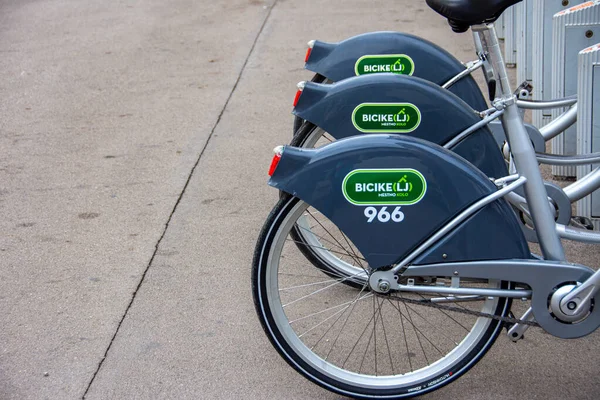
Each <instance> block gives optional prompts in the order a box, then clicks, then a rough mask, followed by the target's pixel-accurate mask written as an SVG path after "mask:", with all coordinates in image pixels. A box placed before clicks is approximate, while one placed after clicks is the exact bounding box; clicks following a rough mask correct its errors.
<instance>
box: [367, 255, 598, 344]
mask: <svg viewBox="0 0 600 400" xmlns="http://www.w3.org/2000/svg"><path fill="white" fill-rule="evenodd" d="M593 274H594V270H592V269H591V268H588V267H586V266H583V265H575V264H569V263H567V262H559V261H546V260H492V261H471V262H455V263H442V264H429V265H413V266H409V267H408V268H406V269H405V270H404V271H402V272H400V273H399V275H398V276H396V275H395V274H394V273H393V272H392V271H391V270H390V271H375V272H373V273H372V274H371V276H370V278H369V285H370V287H371V289H372V290H374V291H376V292H379V293H387V292H390V291H392V290H395V291H401V292H402V291H407V292H408V291H410V292H420V293H424V292H427V293H440V294H443V295H446V296H447V295H451V294H454V295H476V294H479V295H489V296H501V297H512V298H514V297H523V298H527V297H528V296H529V295H531V308H532V310H533V317H534V318H535V320H536V321H537V322H538V323H539V325H540V326H541V327H542V328H543V329H544V330H545V331H546V332H548V333H550V334H552V335H554V336H557V337H560V338H564V339H567V338H576V337H581V336H585V335H587V334H589V333H591V332H593V331H594V330H596V328H598V326H600V311H599V310H598V307H595V308H594V307H588V309H587V311H586V312H585V313H578V314H577V315H578V316H580V317H581V318H580V319H578V320H577V321H576V322H577V323H573V322H575V321H573V320H569V319H568V318H569V316H568V314H569V313H568V312H564V310H562V307H561V308H560V309H559V308H556V307H559V306H560V304H561V300H562V299H563V298H564V296H566V295H567V294H568V293H569V292H570V290H572V288H573V282H585V281H586V280H587V279H588V278H589V277H591V276H592V275H593ZM423 276H427V277H446V278H450V280H451V284H450V286H421V285H416V284H413V285H410V284H408V285H400V284H397V280H399V278H409V279H410V278H413V277H423ZM469 279H490V280H499V281H507V282H518V283H524V284H526V285H528V286H529V287H530V288H531V291H526V290H501V289H485V288H466V287H465V288H462V287H460V282H461V281H463V282H464V281H468V280H469ZM409 283H410V281H409ZM548 299H552V304H549V300H548ZM593 301H594V299H589V304H593ZM557 305H558V306H557ZM553 307H554V308H553ZM561 318H563V319H562V320H561Z"/></svg>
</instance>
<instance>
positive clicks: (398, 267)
mask: <svg viewBox="0 0 600 400" xmlns="http://www.w3.org/2000/svg"><path fill="white" fill-rule="evenodd" d="M519 2H520V0H427V4H428V5H429V6H430V7H431V8H432V9H433V10H435V11H436V12H438V13H439V14H441V15H442V16H444V17H445V18H447V19H448V21H449V23H450V26H451V27H452V29H453V30H454V31H455V32H464V31H467V30H469V29H471V30H472V31H473V37H474V44H475V48H476V53H477V60H476V61H473V62H470V63H466V64H463V63H461V62H460V61H458V60H457V59H456V58H454V57H453V56H452V55H451V54H449V53H448V52H447V51H445V50H444V49H442V48H440V47H439V46H437V45H435V44H433V43H430V42H428V41H426V40H424V39H421V38H419V37H416V36H412V35H408V34H403V33H398V32H377V33H370V34H364V35H360V36H357V37H353V38H350V39H348V40H345V41H343V42H340V43H336V44H332V43H326V42H320V41H311V42H310V43H309V49H308V51H307V54H306V60H305V62H306V67H307V68H308V69H310V70H311V71H314V72H315V76H314V78H313V79H312V80H311V81H310V82H303V83H301V84H299V86H298V93H297V95H296V98H295V101H294V115H295V121H294V135H293V137H292V139H291V142H290V144H289V145H286V146H278V147H277V148H276V149H275V156H274V158H273V160H272V163H271V168H270V171H269V175H271V178H270V180H269V184H270V185H271V186H273V187H275V188H276V189H278V190H279V191H280V200H279V202H278V203H277V204H276V205H275V207H274V209H273V211H272V212H271V214H270V216H269V217H268V219H267V221H266V222H265V225H264V227H263V230H262V232H261V234H260V237H259V239H258V242H257V246H256V251H255V255H254V260H253V271H252V285H253V295H254V301H255V305H256V310H257V314H258V316H259V318H260V320H261V323H262V325H263V327H264V330H265V333H266V334H267V336H268V337H269V339H270V340H271V343H272V344H273V346H274V347H275V348H276V349H277V351H278V352H279V353H280V354H281V356H282V357H283V358H284V359H285V360H286V361H287V362H288V363H289V364H290V365H291V366H292V367H293V368H295V369H296V370H297V371H298V372H299V373H301V374H303V375H304V376H305V377H307V378H308V379H310V380H311V381H313V382H315V383H317V384H319V385H321V386H322V387H324V388H326V389H329V390H332V391H334V392H337V393H340V394H343V395H347V396H351V397H356V398H377V399H392V398H405V397H411V396H415V395H420V394H423V393H425V392H428V391H432V390H435V389H437V388H439V387H441V386H443V385H445V384H447V383H449V382H451V381H453V380H455V379H456V378H458V377H459V376H460V375H462V374H463V373H465V372H466V371H467V370H468V369H469V368H470V367H471V366H473V365H474V364H475V363H476V362H477V361H478V360H479V359H480V358H481V357H482V356H483V355H484V354H485V352H486V351H487V350H488V349H489V348H490V347H491V345H492V344H493V342H494V341H495V339H496V338H497V337H498V335H499V334H500V331H501V329H502V327H506V328H507V330H508V335H509V337H510V338H511V339H512V340H514V341H518V340H519V339H521V338H522V337H523V333H524V332H525V331H526V330H527V329H528V328H529V327H532V326H538V327H541V328H542V329H544V330H545V331H546V332H548V333H550V334H552V335H554V336H557V337H561V338H576V337H581V336H585V335H588V334H590V333H592V332H593V331H594V330H595V329H596V328H597V327H598V326H599V325H600V312H598V310H597V309H596V308H595V307H594V304H595V295H596V293H597V291H598V288H600V273H598V272H595V271H594V270H593V269H592V268H590V267H588V266H583V265H576V264H572V263H569V262H567V260H566V258H565V254H564V250H563V247H562V242H561V239H571V240H578V241H584V242H591V243H600V233H598V232H596V231H592V230H589V229H590V228H592V227H593V225H592V223H591V221H590V220H588V219H587V218H581V217H580V218H575V217H573V215H572V211H571V209H572V207H571V204H572V203H573V202H575V201H577V200H580V199H583V198H585V197H586V196H589V195H590V194H591V193H593V192H594V191H595V190H596V189H597V188H598V187H600V168H596V169H591V167H590V166H591V165H592V164H594V163H597V162H599V161H600V153H589V154H579V155H571V156H564V155H553V154H547V153H546V150H545V148H546V141H548V140H550V139H552V138H554V137H557V136H559V135H560V134H561V132H563V131H564V130H565V128H566V127H568V126H571V125H573V124H575V122H576V121H577V115H578V112H579V113H580V115H581V111H582V108H581V105H580V104H579V105H578V104H577V103H578V100H577V96H570V97H566V98H560V99H554V100H548V101H543V102H538V101H530V100H524V99H521V98H519V96H518V95H519V94H521V92H522V91H523V89H524V88H525V86H521V87H519V88H517V90H516V91H515V90H513V88H512V87H511V85H510V82H509V79H508V74H507V71H506V67H505V64H504V61H503V57H502V54H501V50H500V44H499V40H498V37H497V34H496V31H495V29H494V25H493V23H494V21H495V20H496V19H497V18H498V17H499V16H500V15H501V14H502V12H503V11H504V10H506V9H507V8H508V7H511V6H513V5H515V4H517V3H519ZM590 3H593V4H590V5H588V6H589V7H596V6H597V5H596V2H590ZM582 9H583V8H581V6H579V8H577V9H572V10H571V11H570V12H579V10H582ZM599 22H600V21H599ZM597 51H598V47H590V48H588V49H585V50H583V51H582V52H581V57H586V56H589V55H592V56H593V55H594V54H595V53H596V52H597ZM478 69H481V70H482V71H483V73H484V76H485V78H486V81H487V86H488V94H489V98H490V105H488V103H487V102H486V100H485V97H484V96H483V94H482V92H481V91H480V89H479V87H478V85H477V84H476V82H475V80H474V79H473V77H472V76H471V74H472V73H473V72H474V71H476V70H478ZM590 73H593V71H590ZM527 108H529V109H548V108H566V111H564V112H563V113H562V114H561V115H560V116H557V117H556V118H555V119H554V120H552V122H551V123H549V124H547V125H545V126H544V127H542V128H541V129H538V128H536V127H534V126H532V125H528V124H525V123H524V122H523V118H522V112H521V110H522V109H527ZM578 108H579V110H578ZM583 115H586V114H583ZM586 118H587V117H586ZM583 123H586V124H591V121H589V120H587V119H586V120H582V119H581V117H580V118H579V121H578V124H583ZM539 163H546V164H551V165H561V166H564V165H569V166H586V167H588V168H590V170H591V172H589V173H588V174H587V175H585V176H583V177H581V178H580V179H578V180H577V181H575V182H573V183H571V184H570V185H568V186H567V187H565V188H560V187H558V186H556V185H554V184H552V183H550V182H545V181H544V180H543V179H542V176H541V173H540V169H539ZM528 242H536V243H539V248H540V251H541V254H533V253H532V252H531V250H530V248H529V245H528ZM512 299H522V300H525V299H526V300H529V301H530V307H529V309H528V310H527V311H526V312H524V313H523V314H522V315H520V316H519V317H515V316H514V315H513V314H512V313H511V304H512V303H511V300H512Z"/></svg>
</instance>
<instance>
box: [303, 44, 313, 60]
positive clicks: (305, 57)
mask: <svg viewBox="0 0 600 400" xmlns="http://www.w3.org/2000/svg"><path fill="white" fill-rule="evenodd" d="M311 51H312V47H309V48H308V49H306V55H305V56H304V62H308V57H310V52H311Z"/></svg>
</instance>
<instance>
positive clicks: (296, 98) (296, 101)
mask: <svg viewBox="0 0 600 400" xmlns="http://www.w3.org/2000/svg"><path fill="white" fill-rule="evenodd" d="M300 95H302V90H298V91H297V92H296V97H294V107H296V104H298V100H300Z"/></svg>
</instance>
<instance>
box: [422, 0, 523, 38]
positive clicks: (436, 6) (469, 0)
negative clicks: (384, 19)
mask: <svg viewBox="0 0 600 400" xmlns="http://www.w3.org/2000/svg"><path fill="white" fill-rule="evenodd" d="M520 1H522V0H427V5H428V6H429V7H431V8H432V9H433V10H434V11H435V12H437V13H438V14H441V15H442V16H444V17H446V18H448V23H449V24H450V26H451V27H452V30H453V31H454V32H466V31H467V30H469V27H470V26H472V25H479V24H483V23H486V22H494V21H495V20H496V19H498V17H499V16H500V15H501V14H502V13H503V12H504V10H506V9H507V8H508V7H510V6H512V5H514V4H517V3H518V2H520Z"/></svg>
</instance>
